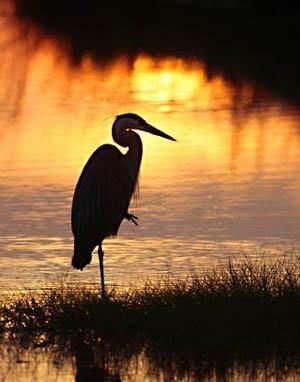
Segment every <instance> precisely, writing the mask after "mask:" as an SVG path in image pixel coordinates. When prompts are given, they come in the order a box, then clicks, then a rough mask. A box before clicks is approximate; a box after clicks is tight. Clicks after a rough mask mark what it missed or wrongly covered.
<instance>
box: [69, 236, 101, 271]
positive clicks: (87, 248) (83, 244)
mask: <svg viewBox="0 0 300 382" xmlns="http://www.w3.org/2000/svg"><path fill="white" fill-rule="evenodd" d="M95 247H96V244H94V243H92V242H91V241H90V240H87V239H81V238H80V239H77V238H76V237H75V241H74V254H73V257H72V266H73V267H74V268H76V269H80V270H83V268H84V267H85V266H86V265H88V264H89V263H90V262H91V260H92V252H93V250H94V248H95Z"/></svg>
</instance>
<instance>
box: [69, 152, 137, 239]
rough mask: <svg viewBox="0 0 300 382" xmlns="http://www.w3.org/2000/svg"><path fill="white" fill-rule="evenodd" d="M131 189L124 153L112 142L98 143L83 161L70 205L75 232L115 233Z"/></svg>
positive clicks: (125, 208) (125, 210) (91, 234)
mask: <svg viewBox="0 0 300 382" xmlns="http://www.w3.org/2000/svg"><path fill="white" fill-rule="evenodd" d="M133 190H134V179H132V176H131V173H130V168H129V167H128V165H127V163H126V161H124V155H123V154H122V153H121V152H120V151H119V150H118V149H117V148H116V147H115V146H112V145H103V146H100V147H99V148H98V149H97V150H96V151H95V152H94V153H93V154H92V156H91V157H90V159H89V160H88V162H87V163H86V165H85V167H84V169H83V171H82V173H81V175H80V178H79V180H78V183H77V186H76V189H75V193H74V198H73V205H72V230H73V233H74V234H75V235H83V236H95V237H100V236H102V237H103V238H104V237H106V236H110V235H115V234H116V233H117V230H118V228H119V225H120V223H121V221H122V219H123V217H124V214H125V213H126V212H127V208H128V205H129V202H130V199H131V196H132V193H133Z"/></svg>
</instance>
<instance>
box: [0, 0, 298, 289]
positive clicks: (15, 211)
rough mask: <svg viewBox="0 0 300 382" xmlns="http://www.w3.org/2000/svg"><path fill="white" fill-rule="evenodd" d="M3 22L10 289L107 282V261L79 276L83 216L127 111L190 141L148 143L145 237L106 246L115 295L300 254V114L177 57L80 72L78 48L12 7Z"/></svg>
mask: <svg viewBox="0 0 300 382" xmlns="http://www.w3.org/2000/svg"><path fill="white" fill-rule="evenodd" d="M3 4H6V3H3ZM2 7H4V6H3V5H2ZM0 22H1V25H2V27H1V29H2V33H1V36H0V47H1V67H0V105H1V108H0V113H1V118H0V178H1V180H0V205H1V217H2V219H1V221H0V232H1V236H0V248H1V267H0V286H1V288H3V289H8V288H14V289H15V288H23V287H24V286H25V285H26V286H30V287H33V288H35V287H37V286H38V287H40V286H44V285H47V283H48V282H51V281H54V280H55V281H57V280H58V281H74V280H75V281H76V282H77V281H78V282H86V281H95V280H97V279H98V265H97V257H96V256H95V258H94V260H93V262H92V264H91V265H90V266H89V267H88V268H87V270H85V271H84V272H82V273H80V272H78V271H74V270H72V269H71V268H70V258H71V255H72V234H71V231H70V204H71V199H72V193H73V190H74V185H75V183H76V181H77V179H78V176H79V174H80V172H81V170H82V167H83V165H84V164H85V162H86V160H87V159H88V157H89V155H90V154H91V153H92V152H93V151H94V150H95V149H96V148H97V147H98V146H99V145H101V144H103V143H106V142H110V143H111V142H112V137H111V125H112V122H113V117H111V118H108V117H110V116H115V115H116V114H119V113H123V112H136V113H138V114H140V115H141V116H143V117H144V118H145V119H146V120H147V121H149V122H150V123H151V124H153V125H154V126H157V127H158V128H159V129H162V130H163V131H165V132H167V133H169V134H170V135H172V136H174V137H176V138H177V140H178V142H177V143H173V142H170V141H167V140H163V139H161V138H159V137H155V136H151V135H147V134H143V133H141V135H142V139H143V143H144V156H143V161H142V166H141V181H140V197H139V200H138V203H137V204H134V205H133V206H132V209H131V210H132V211H133V212H134V213H135V214H136V215H138V216H139V222H140V225H139V227H135V226H133V225H132V224H131V223H129V222H124V223H123V224H122V226H121V230H120V232H119V236H118V237H117V238H114V239H108V240H106V241H105V245H104V250H105V253H106V257H105V265H106V274H107V281H108V282H109V283H116V284H123V285H124V284H125V285H127V284H128V283H130V282H131V281H132V282H136V280H138V279H144V278H145V277H152V278H153V277H154V278H156V277H159V275H161V274H164V273H167V272H172V273H175V274H178V275H184V274H186V273H187V272H189V270H190V268H191V267H198V266H203V265H211V264H215V263H217V262H219V261H224V260H226V259H227V258H228V256H229V255H235V256H241V255H245V254H249V255H251V256H261V254H262V253H264V254H267V255H268V254H270V255H271V256H275V254H280V253H282V252H284V251H286V250H288V251H291V250H292V251H293V248H297V247H298V246H299V242H300V239H299V238H300V236H299V233H300V219H299V218H300V198H299V189H300V177H299V172H300V166H299V165H300V139H299V138H300V130H299V126H300V118H299V109H297V108H295V107H294V106H293V105H291V104H289V103H288V102H287V101H285V100H284V99H278V98H277V97H274V96H273V95H272V94H271V93H270V92H269V91H268V90H267V89H264V88H262V87H260V86H259V85H257V84H254V83H252V82H251V81H249V80H246V79H245V80H240V81H239V82H238V83H235V84H232V83H231V82H230V81H229V80H227V79H225V78H224V77H222V76H221V75H215V74H214V75H211V74H210V73H208V71H207V66H206V63H205V62H202V61H199V60H197V59H193V58H185V57H181V56H177V55H176V54H174V55H167V56H165V55H161V56H151V55H147V54H145V53H143V52H142V51H141V52H140V53H138V54H134V55H124V54H121V53H120V54H119V55H117V56H116V57H114V58H110V59H109V60H104V59H105V57H103V61H101V60H100V61H95V60H94V59H92V57H91V56H89V55H85V56H84V57H83V59H82V60H81V62H80V63H77V64H76V65H74V63H73V62H72V60H71V59H70V57H69V55H68V52H69V50H68V45H67V43H63V42H62V41H59V40H56V39H54V38H50V37H46V36H43V35H42V34H41V32H40V31H38V30H37V29H36V28H35V27H31V26H28V25H27V26H25V25H24V24H21V23H19V22H17V21H16V20H15V18H14V17H13V16H12V15H11V14H10V13H9V9H8V8H5V9H4V8H3V9H2V17H1V20H0ZM107 118H108V119H107Z"/></svg>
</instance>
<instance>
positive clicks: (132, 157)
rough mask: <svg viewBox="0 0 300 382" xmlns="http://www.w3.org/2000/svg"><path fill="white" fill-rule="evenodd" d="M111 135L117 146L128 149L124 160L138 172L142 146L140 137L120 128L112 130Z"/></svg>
mask: <svg viewBox="0 0 300 382" xmlns="http://www.w3.org/2000/svg"><path fill="white" fill-rule="evenodd" d="M112 135H113V139H114V141H115V142H116V143H117V144H118V145H120V146H122V147H128V151H127V153H126V158H127V159H128V160H129V161H130V163H131V165H132V166H133V167H134V168H135V169H136V171H138V170H139V167H140V163H141V159H142V154H143V145H142V140H141V138H140V136H139V135H138V134H137V133H135V132H134V131H132V130H125V129H120V128H113V131H112Z"/></svg>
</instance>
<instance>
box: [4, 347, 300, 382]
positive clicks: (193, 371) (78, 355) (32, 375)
mask: <svg viewBox="0 0 300 382" xmlns="http://www.w3.org/2000/svg"><path fill="white" fill-rule="evenodd" d="M82 349H84V352H83V350H82ZM82 349H80V348H77V349H73V350H72V351H70V350H69V351H68V350H66V353H65V354H64V355H62V349H61V350H58V348H57V349H55V348H53V349H50V350H46V349H44V348H39V347H36V348H29V349H18V348H14V347H13V346H9V347H1V349H0V354H1V359H2V361H1V365H0V375H1V377H2V380H3V381H6V382H14V381H26V382H33V381H44V380H47V381H49V382H60V381H63V382H69V381H74V380H75V381H76V382H86V381H89V382H96V381H97V382H99V381H112V382H121V381H122V382H140V381H144V382H148V381H149V382H150V381H160V382H169V381H180V382H196V381H203V382H206V381H207V382H208V381H210V382H217V381H223V382H229V381H230V382H239V381H245V382H246V381H247V382H252V381H257V382H267V381H274V382H279V381H287V382H292V381H293V382H294V381H298V380H299V375H300V373H299V367H297V366H295V364H293V361H292V360H288V359H269V360H262V361H259V360H246V359H244V360H241V359H237V360H236V361H234V360H233V359H231V357H230V355H226V356H225V358H223V359H220V358H218V357H216V358H214V359H211V360H208V359H207V358H206V357H205V355H203V356H201V354H198V356H197V358H193V355H190V358H186V357H185V356H183V358H182V357H180V356H179V355H178V354H177V356H176V355H172V354H165V353H160V350H158V349H156V350H155V353H153V349H152V351H151V349H147V348H142V349H140V350H138V351H137V352H136V353H135V352H130V353H127V354H125V352H124V351H128V350H129V351H130V349H128V348H126V347H125V348H123V349H122V348H118V349H116V348H114V347H112V348H110V347H109V346H107V345H105V344H103V345H100V346H99V345H97V344H96V345H95V346H92V345H91V344H90V348H87V346H86V345H85V346H83V348H82ZM194 356H195V354H194Z"/></svg>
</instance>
